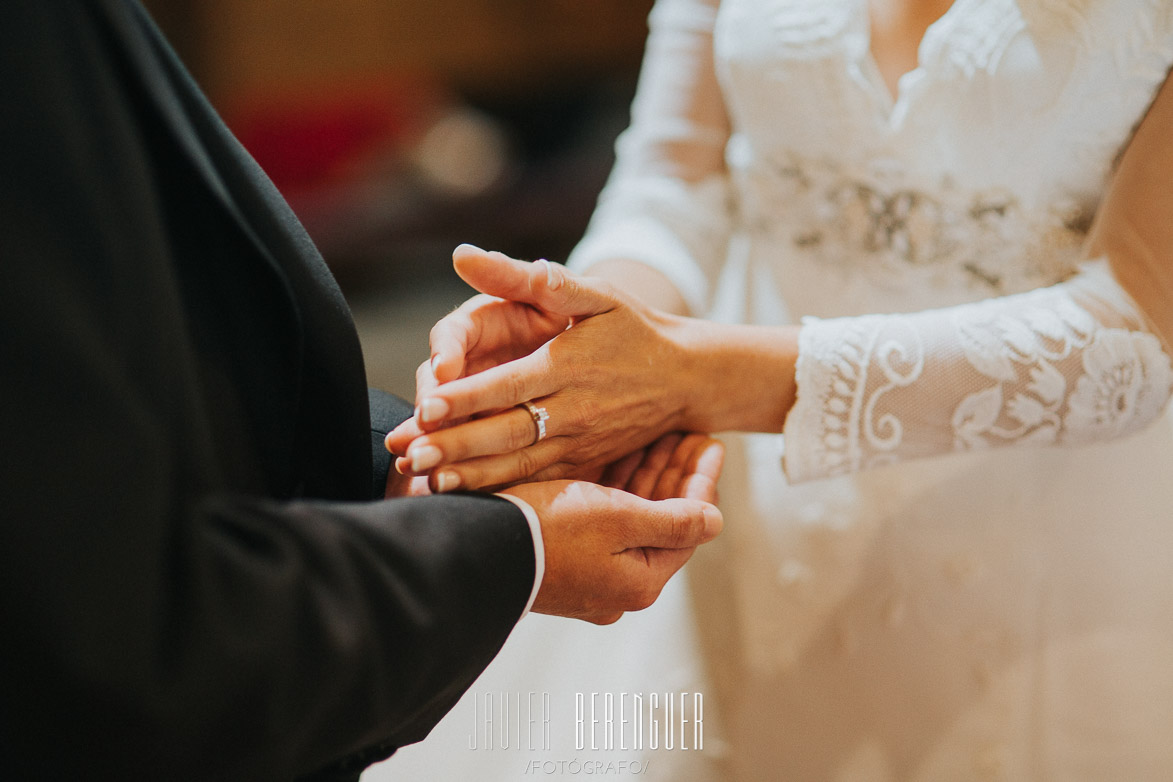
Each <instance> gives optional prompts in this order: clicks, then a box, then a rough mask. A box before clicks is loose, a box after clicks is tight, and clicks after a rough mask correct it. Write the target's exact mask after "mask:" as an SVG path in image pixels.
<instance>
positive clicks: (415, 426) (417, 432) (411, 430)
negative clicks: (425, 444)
mask: <svg viewBox="0 0 1173 782" xmlns="http://www.w3.org/2000/svg"><path fill="white" fill-rule="evenodd" d="M422 434H424V431H423V430H422V429H420V426H419V419H418V418H416V417H415V416H412V417H411V418H408V419H407V420H406V421H404V422H403V423H401V424H400V425H399V426H397V427H395V428H394V429H392V430H391V431H390V432H388V433H387V436H386V437H385V438H384V439H383V445H384V446H385V447H386V448H387V450H388V451H390V452H391V453H393V454H395V455H396V456H404V455H406V454H407V449H408V447H410V446H411V444H412V442H413V441H414V440H415V439H416V438H417V437H419V436H421V435H422Z"/></svg>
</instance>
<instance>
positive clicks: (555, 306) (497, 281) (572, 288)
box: [452, 244, 619, 318]
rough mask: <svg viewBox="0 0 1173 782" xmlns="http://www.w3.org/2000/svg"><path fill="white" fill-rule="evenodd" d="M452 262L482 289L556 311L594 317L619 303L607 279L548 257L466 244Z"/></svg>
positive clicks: (566, 314) (475, 286) (509, 298)
mask: <svg viewBox="0 0 1173 782" xmlns="http://www.w3.org/2000/svg"><path fill="white" fill-rule="evenodd" d="M452 265H453V267H454V268H455V269H456V273H457V274H458V275H460V278H461V279H462V280H464V281H465V282H467V283H468V284H469V285H471V286H472V287H473V288H476V289H477V290H478V291H480V292H481V293H487V294H489V295H490V296H499V297H500V298H502V299H508V300H510V301H518V302H522V303H523V304H530V305H533V306H535V307H538V308H539V309H542V310H545V311H547V312H551V313H554V314H555V315H562V316H564V317H568V318H583V317H590V316H591V315H599V314H601V313H604V312H608V311H610V310H613V309H615V307H616V306H618V304H619V302H618V300H617V299H616V297H615V293H614V292H613V291H612V289H611V286H610V285H608V284H607V283H606V282H604V281H602V280H595V279H591V278H587V277H580V276H578V275H577V274H574V273H572V272H570V271H567V270H566V269H565V268H564V267H562V266H560V265H558V264H553V263H550V262H549V261H546V260H541V261H535V262H534V263H527V262H525V261H518V260H514V259H513V258H510V257H509V256H507V255H505V254H504V253H499V252H489V251H486V250H482V249H480V248H479V247H474V246H473V245H471V244H462V245H460V246H459V247H457V248H456V250H454V251H453V253H452Z"/></svg>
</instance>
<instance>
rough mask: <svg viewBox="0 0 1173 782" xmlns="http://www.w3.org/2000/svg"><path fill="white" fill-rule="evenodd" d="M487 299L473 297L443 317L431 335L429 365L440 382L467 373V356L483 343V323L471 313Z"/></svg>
mask: <svg viewBox="0 0 1173 782" xmlns="http://www.w3.org/2000/svg"><path fill="white" fill-rule="evenodd" d="M486 298H488V297H486V296H473V297H472V298H471V299H469V300H468V301H466V302H464V303H463V304H461V305H460V306H459V307H457V308H456V309H455V310H454V311H453V312H451V313H450V314H448V315H446V316H444V317H443V318H441V319H440V320H439V321H437V323H436V325H434V326H432V330H431V331H430V332H429V334H428V344H429V345H430V347H431V351H432V353H431V358H430V359H429V366H430V367H431V370H432V373H433V374H434V375H435V378H436V380H437V381H438V382H440V383H446V382H448V381H449V380H455V379H456V378H458V377H460V376H461V375H462V374H464V362H465V357H466V356H467V355H468V354H469V352H471V351H472V350H473V349H474V348H475V347H476V346H477V343H478V342H480V339H481V335H482V328H483V322H482V320H481V319H480V318H475V317H473V315H472V313H473V311H474V310H476V309H477V308H478V307H480V306H483V305H484V303H485V299H486Z"/></svg>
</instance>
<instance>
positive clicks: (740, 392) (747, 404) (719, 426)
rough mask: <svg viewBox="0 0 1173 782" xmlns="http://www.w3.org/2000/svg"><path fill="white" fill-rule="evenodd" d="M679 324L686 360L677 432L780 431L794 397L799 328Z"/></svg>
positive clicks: (694, 321) (687, 320)
mask: <svg viewBox="0 0 1173 782" xmlns="http://www.w3.org/2000/svg"><path fill="white" fill-rule="evenodd" d="M679 320H681V321H684V322H683V323H681V324H680V325H679V327H678V335H679V336H678V339H679V341H680V342H681V344H682V346H683V352H684V355H685V357H686V358H685V362H684V363H685V372H684V382H683V383H682V384H681V385H682V389H683V390H684V392H685V399H684V402H683V405H682V408H683V413H682V416H681V417H682V421H681V426H680V428H681V429H682V430H683V431H696V432H724V431H743V432H781V431H782V427H783V425H784V424H785V422H786V415H787V413H789V412H790V408H791V407H793V405H794V400H795V396H796V385H795V372H794V370H795V364H796V363H797V360H798V331H799V327H798V326H746V325H735V324H724V323H713V322H710V321H704V320H697V319H692V318H680V319H679Z"/></svg>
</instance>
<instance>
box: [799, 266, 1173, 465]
mask: <svg viewBox="0 0 1173 782" xmlns="http://www.w3.org/2000/svg"><path fill="white" fill-rule="evenodd" d="M1112 284H1113V283H1112V280H1111V277H1110V275H1109V273H1108V272H1107V270H1106V268H1104V267H1103V265H1102V264H1101V265H1099V266H1098V267H1096V268H1094V269H1089V270H1088V271H1086V272H1084V273H1083V274H1082V275H1081V277H1080V279H1079V280H1078V281H1073V282H1072V283H1067V284H1063V285H1057V286H1053V287H1051V288H1046V289H1042V290H1037V291H1032V292H1029V293H1024V294H1019V295H1016V296H1008V297H1003V298H1000V299H990V300H986V301H982V302H977V303H974V304H967V305H963V306H959V307H952V308H948V309H942V310H934V311H928V312H921V313H917V314H913V315H877V316H865V317H858V318H839V319H830V320H819V319H815V318H808V319H807V320H806V321H805V322H804V327H803V330H802V332H801V335H800V346H799V355H800V358H799V363H798V370H797V372H798V385H799V389H800V393H799V399H798V402H797V404H796V405H795V407H794V409H793V410H792V411H791V413H790V416H789V417H788V419H787V422H786V440H787V448H786V456H785V467H786V471H787V474H788V475H789V476H790V478H791V480H794V481H801V480H808V479H812V478H820V477H826V476H831V475H838V474H843V473H848V472H855V471H857V470H863V469H867V468H870V467H875V466H879V465H883V464H886V463H889V462H894V461H897V460H901V459H906V458H911V457H916V456H924V455H931V454H935V453H942V452H948V451H950V450H976V449H984V448H988V447H990V446H995V445H1005V444H1014V443H1033V444H1064V445H1067V444H1081V443H1087V442H1094V441H1097V440H1104V439H1109V438H1112V437H1118V436H1122V435H1126V434H1129V433H1132V432H1135V431H1138V430H1139V429H1141V428H1142V427H1144V426H1145V425H1146V424H1148V423H1149V422H1151V421H1153V420H1154V419H1155V418H1156V417H1157V415H1158V414H1159V413H1160V412H1161V410H1162V409H1163V408H1164V406H1165V404H1166V402H1167V400H1168V399H1169V395H1170V392H1171V390H1173V370H1171V368H1170V362H1169V357H1168V356H1167V355H1166V354H1165V352H1164V351H1163V349H1162V346H1161V343H1160V341H1159V340H1158V339H1157V337H1155V336H1154V335H1152V334H1150V333H1147V332H1145V331H1142V330H1140V329H1141V325H1140V321H1141V319H1140V316H1139V314H1138V313H1137V312H1136V310H1135V308H1134V307H1133V306H1132V305H1131V303H1130V302H1129V301H1127V300H1126V297H1121V296H1116V297H1114V298H1113V299H1112V300H1107V299H1105V298H1104V297H1102V296H1099V295H1097V294H1096V293H1095V291H1096V290H1097V289H1099V290H1103V289H1104V286H1111V285H1112ZM792 445H793V447H792Z"/></svg>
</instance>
